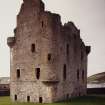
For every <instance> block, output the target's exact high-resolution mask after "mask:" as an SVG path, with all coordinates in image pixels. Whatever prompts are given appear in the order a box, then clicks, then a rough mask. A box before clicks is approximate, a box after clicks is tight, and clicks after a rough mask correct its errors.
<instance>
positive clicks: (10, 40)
mask: <svg viewBox="0 0 105 105" xmlns="http://www.w3.org/2000/svg"><path fill="white" fill-rule="evenodd" d="M15 41H16V40H15V37H8V38H7V44H8V46H9V47H13V45H14V44H15Z"/></svg>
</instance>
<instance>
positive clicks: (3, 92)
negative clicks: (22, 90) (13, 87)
mask: <svg viewBox="0 0 105 105" xmlns="http://www.w3.org/2000/svg"><path fill="white" fill-rule="evenodd" d="M0 96H10V90H0Z"/></svg>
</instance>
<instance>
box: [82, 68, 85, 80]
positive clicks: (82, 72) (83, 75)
mask: <svg viewBox="0 0 105 105" xmlns="http://www.w3.org/2000/svg"><path fill="white" fill-rule="evenodd" d="M84 74H85V73H84V70H82V80H83V81H84Z"/></svg>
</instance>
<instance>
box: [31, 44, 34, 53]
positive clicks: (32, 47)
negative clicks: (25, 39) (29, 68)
mask: <svg viewBox="0 0 105 105" xmlns="http://www.w3.org/2000/svg"><path fill="white" fill-rule="evenodd" d="M31 52H35V44H32V45H31Z"/></svg>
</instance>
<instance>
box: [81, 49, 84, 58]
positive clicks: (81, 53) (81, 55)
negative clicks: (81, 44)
mask: <svg viewBox="0 0 105 105" xmlns="http://www.w3.org/2000/svg"><path fill="white" fill-rule="evenodd" d="M83 57H84V56H83V52H82V51H81V60H83Z"/></svg>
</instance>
